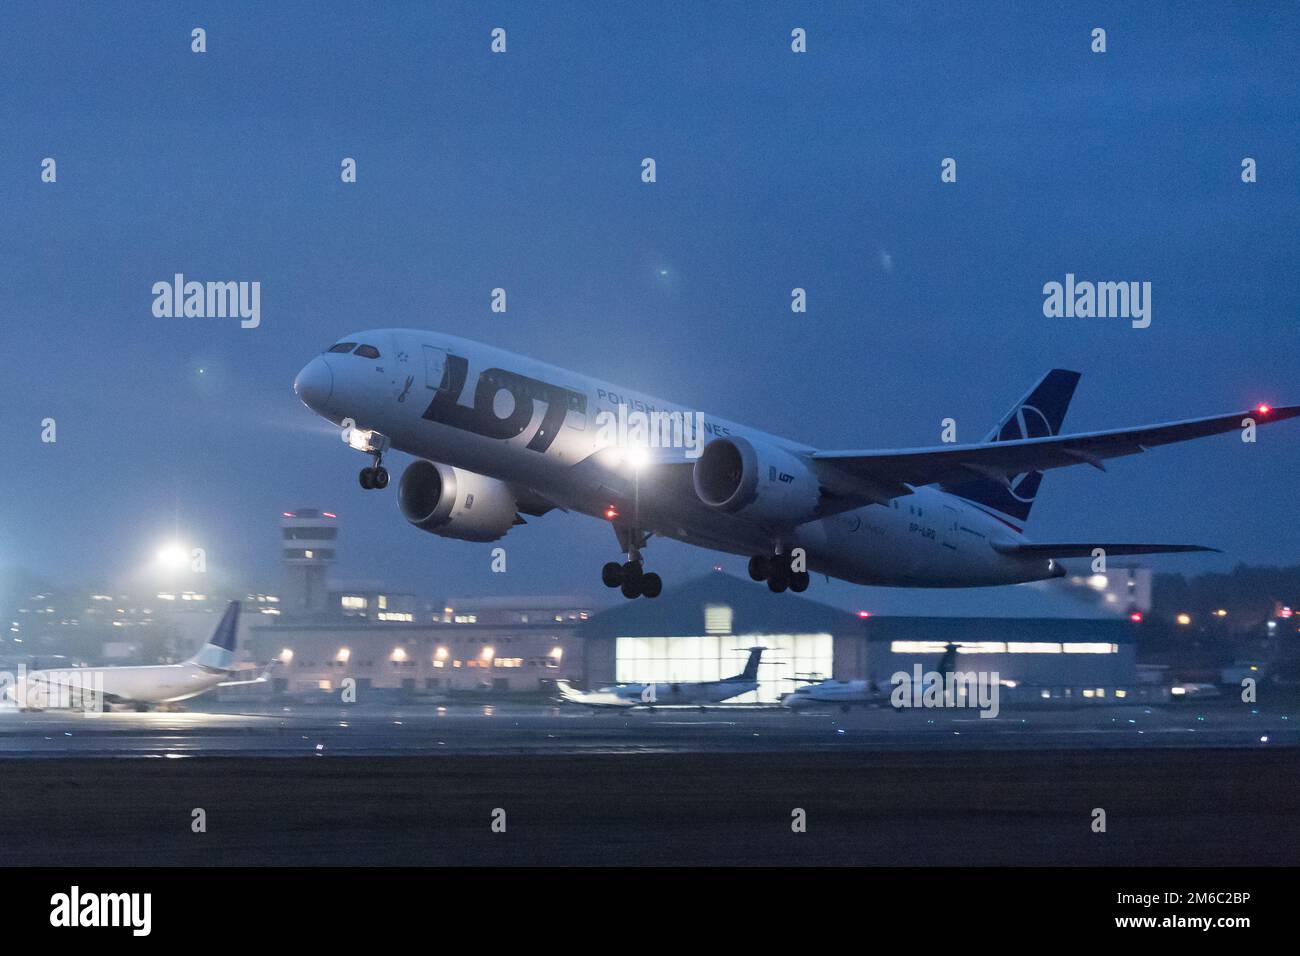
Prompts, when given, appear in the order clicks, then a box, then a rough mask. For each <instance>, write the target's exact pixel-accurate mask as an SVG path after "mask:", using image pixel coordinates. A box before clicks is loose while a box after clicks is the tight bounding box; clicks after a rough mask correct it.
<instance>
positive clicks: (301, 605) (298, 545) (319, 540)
mask: <svg viewBox="0 0 1300 956" xmlns="http://www.w3.org/2000/svg"><path fill="white" fill-rule="evenodd" d="M338 534H339V529H338V521H337V516H336V515H335V514H334V513H333V512H330V511H318V510H316V509H315V508H299V509H298V510H296V511H286V512H284V513H282V514H281V516H280V536H281V538H282V539H283V540H282V541H281V551H280V556H281V560H282V561H283V566H284V583H283V591H282V595H281V603H280V607H281V608H282V609H283V613H284V614H285V615H286V616H290V615H293V616H307V615H313V614H324V613H325V612H326V610H327V608H328V603H329V585H328V583H327V582H326V576H327V575H328V573H329V567H330V565H331V564H333V563H334V555H335V548H336V546H337V539H338Z"/></svg>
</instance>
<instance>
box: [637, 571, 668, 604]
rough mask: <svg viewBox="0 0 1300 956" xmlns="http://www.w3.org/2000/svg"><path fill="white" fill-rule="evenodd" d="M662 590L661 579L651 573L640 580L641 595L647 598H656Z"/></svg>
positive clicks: (662, 583)
mask: <svg viewBox="0 0 1300 956" xmlns="http://www.w3.org/2000/svg"><path fill="white" fill-rule="evenodd" d="M663 589H664V582H663V578H661V577H659V575H657V574H655V573H654V572H653V571H651V572H650V573H649V574H647V575H646V576H645V577H643V578H642V579H641V593H642V594H644V595H645V596H646V597H648V598H657V597H658V596H659V593H660V592H661V591H663Z"/></svg>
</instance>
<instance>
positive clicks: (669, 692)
mask: <svg viewBox="0 0 1300 956" xmlns="http://www.w3.org/2000/svg"><path fill="white" fill-rule="evenodd" d="M765 650H767V648H766V647H751V648H750V649H749V658H748V659H747V660H746V661H745V669H744V670H742V671H741V672H740V673H739V674H734V675H732V676H731V677H724V678H722V680H703V681H658V682H655V683H648V684H616V685H614V686H612V687H602V688H600V690H591V691H587V690H578V689H576V688H575V687H574V686H573V685H572V684H570V683H569V682H568V681H567V680H557V681H556V682H555V686H556V687H558V688H559V690H560V697H561V698H562V699H564V700H566V701H568V702H569V703H571V704H583V705H585V706H587V707H672V706H692V707H704V706H706V705H709V704H721V703H722V702H723V701H727V700H731V699H732V698H733V697H739V696H740V695H741V694H748V693H749V692H750V691H752V690H757V689H758V663H759V659H760V658H761V657H762V656H763V652H764V651H765Z"/></svg>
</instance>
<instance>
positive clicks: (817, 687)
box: [781, 644, 957, 711]
mask: <svg viewBox="0 0 1300 956" xmlns="http://www.w3.org/2000/svg"><path fill="white" fill-rule="evenodd" d="M956 669H957V645H956V644H949V645H948V646H947V647H946V648H945V649H944V652H943V657H941V658H939V664H938V666H937V667H936V668H935V673H938V674H947V673H948V672H950V671H955V670H956ZM795 679H796V680H805V679H806V678H795ZM893 689H894V685H892V684H888V683H886V684H883V685H882V684H878V683H876V682H875V681H869V680H832V679H826V680H816V679H814V680H812V681H810V682H809V683H808V684H805V685H804V686H803V687H796V688H795V689H794V690H793V691H791V692H790V693H789V694H786V695H785V696H784V697H782V698H781V704H782V705H783V706H785V707H789V708H790V709H791V710H812V709H821V708H828V707H838V708H839V709H840V710H843V711H848V710H849V709H850V708H852V707H869V706H883V705H885V704H888V703H889V699H890V694H891V693H892V691H893Z"/></svg>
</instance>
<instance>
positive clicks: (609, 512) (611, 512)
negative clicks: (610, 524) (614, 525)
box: [605, 505, 618, 521]
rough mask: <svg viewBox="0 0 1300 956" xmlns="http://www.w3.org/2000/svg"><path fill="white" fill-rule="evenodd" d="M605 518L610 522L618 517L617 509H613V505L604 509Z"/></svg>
mask: <svg viewBox="0 0 1300 956" xmlns="http://www.w3.org/2000/svg"><path fill="white" fill-rule="evenodd" d="M605 517H606V518H608V519H609V520H610V521H613V520H614V519H615V518H617V517H618V509H617V508H615V507H614V506H613V505H610V506H609V507H608V508H606V509H605Z"/></svg>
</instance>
